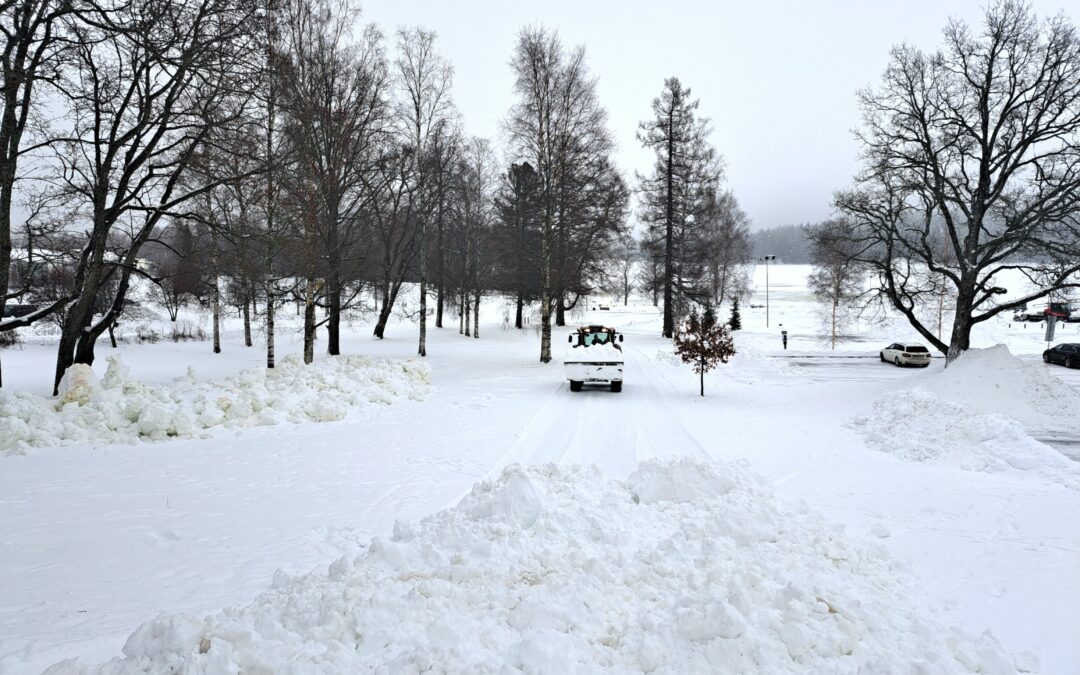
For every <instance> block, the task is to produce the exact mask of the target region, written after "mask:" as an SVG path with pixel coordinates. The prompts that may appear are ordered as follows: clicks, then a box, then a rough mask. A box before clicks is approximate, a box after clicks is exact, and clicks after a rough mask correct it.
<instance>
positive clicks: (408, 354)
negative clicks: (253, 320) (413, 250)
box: [0, 266, 1080, 674]
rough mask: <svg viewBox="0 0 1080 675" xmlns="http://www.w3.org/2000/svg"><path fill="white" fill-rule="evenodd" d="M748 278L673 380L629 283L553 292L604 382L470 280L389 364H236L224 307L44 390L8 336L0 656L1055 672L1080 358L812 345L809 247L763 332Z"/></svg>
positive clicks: (359, 327)
mask: <svg viewBox="0 0 1080 675" xmlns="http://www.w3.org/2000/svg"><path fill="white" fill-rule="evenodd" d="M758 272H759V273H758V275H757V276H756V278H755V281H757V282H758V287H757V289H756V293H755V295H754V297H753V298H752V299H751V300H750V301H749V302H747V303H746V305H747V306H746V307H744V309H743V325H744V330H743V331H741V332H740V333H739V334H738V335H737V346H738V348H739V349H740V353H739V354H738V355H737V356H736V357H735V358H734V359H732V361H731V363H729V364H728V365H726V366H721V367H720V368H719V369H718V370H717V371H716V372H715V373H713V374H711V375H710V376H709V377H708V378H707V381H706V394H707V396H706V397H705V398H700V397H698V396H697V383H696V376H695V375H694V374H693V373H692V372H690V371H689V369H688V368H686V367H684V366H682V365H680V364H679V363H678V362H677V360H675V359H674V357H673V356H672V354H671V348H670V343H669V342H665V341H664V340H662V339H660V338H659V337H658V333H659V316H658V314H657V313H656V311H655V309H653V308H652V307H651V306H649V305H647V304H644V305H641V304H639V305H634V306H632V307H629V308H621V307H618V306H616V307H613V309H612V310H611V311H603V312H585V313H583V314H581V315H579V316H576V317H574V320H575V321H583V322H584V321H590V322H591V321H597V322H599V321H602V322H603V323H606V324H609V325H614V326H616V327H617V328H618V329H619V330H620V331H623V332H625V333H626V342H625V343H623V345H622V346H623V350H624V354H625V357H626V371H625V378H626V379H625V389H624V391H623V392H622V393H619V394H612V393H610V392H609V391H606V390H604V389H600V388H596V389H589V388H586V390H585V391H583V392H580V393H577V394H571V393H570V392H569V389H568V386H567V384H566V383H565V382H564V381H563V380H562V377H563V375H562V367H561V364H559V363H552V364H549V365H546V366H545V365H541V364H539V363H538V362H537V358H536V357H537V355H538V336H537V334H536V332H535V331H534V330H526V331H515V330H512V329H508V328H507V327H506V325H505V318H506V317H505V313H504V309H503V307H502V304H501V301H500V300H499V299H497V298H492V299H490V300H488V301H486V302H485V309H484V312H483V313H482V317H481V337H480V339H472V338H466V337H463V336H460V335H458V334H457V331H456V323H454V324H453V325H454V326H455V328H446V329H443V330H434V331H432V332H431V337H430V344H429V356H428V357H427V359H426V360H425V361H424V362H423V363H419V362H418V361H416V360H415V359H414V354H415V351H416V344H415V339H416V335H415V327H414V326H412V325H410V324H408V323H407V322H405V321H400V322H398V323H396V324H394V325H392V326H391V327H390V329H389V331H388V338H387V339H386V340H383V341H376V340H374V339H373V338H371V337H370V325H369V324H368V323H367V322H365V321H364V320H362V319H358V320H357V321H356V323H355V325H353V326H351V327H350V329H349V331H348V333H347V335H346V336H345V339H344V345H343V351H344V353H345V354H347V355H350V356H348V357H343V358H340V359H329V358H325V357H322V358H319V359H318V361H317V364H316V367H315V368H312V369H304V368H300V367H298V366H294V365H292V364H286V365H285V367H284V368H282V369H280V372H275V373H273V374H270V375H267V374H266V373H265V372H264V371H262V370H261V369H259V365H260V363H261V361H262V359H263V354H262V351H261V349H260V348H259V347H253V348H245V347H243V346H242V341H241V336H240V335H239V333H238V331H237V330H236V329H237V328H238V326H236V325H235V324H234V323H233V322H230V323H229V329H230V330H229V332H227V333H226V339H225V342H224V345H223V346H224V350H223V353H222V354H219V355H213V354H211V353H210V346H209V343H207V342H185V343H171V342H159V343H157V344H144V345H134V344H123V345H121V348H120V349H119V350H117V351H118V352H119V353H120V355H121V361H119V362H114V364H115V365H112V366H111V370H112V372H111V374H110V373H107V369H109V368H110V364H109V362H108V361H107V360H106V358H105V357H107V356H110V355H112V354H113V351H112V350H111V349H110V348H109V347H108V346H107V345H102V346H101V347H100V348H99V355H100V358H99V364H96V365H95V368H94V370H95V371H96V377H97V378H98V379H99V380H100V382H99V383H97V384H95V383H94V381H93V379H90V378H87V380H88V381H89V382H90V384H88V385H86V386H87V387H88V389H87V390H85V391H81V392H75V393H73V394H72V395H71V397H70V398H71V400H72V402H70V403H68V404H67V405H66V406H61V407H60V409H57V408H56V401H55V400H52V399H46V398H45V397H44V394H46V393H47V389H48V385H49V381H48V380H49V377H48V373H49V372H51V368H50V365H51V358H52V348H51V347H50V346H48V345H45V344H39V343H37V342H35V341H34V338H33V336H27V337H26V338H25V342H24V344H23V345H21V346H20V347H18V348H16V349H13V350H6V351H5V352H3V358H4V376H5V384H6V385H7V386H6V387H5V389H4V390H3V392H4V393H3V394H0V397H2V398H0V431H2V432H3V435H2V437H0V672H4V673H23V672H40V671H42V670H43V669H45V668H47V667H49V666H50V665H52V664H57V663H58V662H62V663H60V664H59V665H56V666H55V668H54V669H53V672H54V673H82V672H98V671H100V672H161V673H165V672H181V671H182V672H207V673H217V672H367V671H371V670H375V668H376V666H379V665H381V666H383V669H384V670H385V672H409V671H410V670H424V669H425V668H437V669H442V670H444V671H446V672H462V671H481V672H490V671H499V672H504V670H503V669H505V672H517V671H521V672H551V673H564V672H573V671H574V670H579V671H581V670H584V671H588V670H590V669H600V670H605V669H606V670H612V671H616V672H641V671H647V672H702V671H708V672H762V673H765V672H769V673H772V672H803V673H817V672H859V669H860V668H861V669H862V671H861V672H871V673H881V672H896V673H906V672H949V673H951V672H983V673H1005V672H1015V671H1017V670H1028V671H1036V672H1043V673H1063V674H1067V673H1075V672H1078V670H1080V641H1078V640H1077V639H1076V636H1077V635H1080V611H1078V610H1077V607H1080V519H1078V518H1077V517H1076V514H1078V513H1080V477H1078V476H1080V474H1078V470H1077V467H1080V464H1077V463H1076V462H1075V461H1074V460H1071V459H1068V458H1066V456H1065V455H1063V454H1062V453H1061V452H1060V451H1061V450H1064V451H1065V452H1072V450H1071V448H1073V447H1080V445H1075V444H1077V443H1080V429H1078V427H1077V422H1078V421H1080V420H1078V419H1077V416H1078V415H1080V406H1077V405H1076V404H1077V402H1078V401H1080V398H1078V397H1080V394H1078V393H1077V389H1076V387H1077V386H1080V377H1078V374H1080V373H1078V372H1077V371H1067V370H1065V369H1064V368H1060V367H1047V366H1044V365H1043V364H1042V363H1041V362H1040V361H1039V360H1038V359H1037V356H1036V355H1037V354H1038V352H1040V351H1041V349H1042V348H1043V346H1044V343H1043V342H1042V341H1041V337H1042V335H1041V330H1040V329H1039V326H1037V325H1035V324H1032V325H1022V324H1011V323H1010V322H1009V321H1008V320H1007V319H1006V320H1002V321H1000V322H997V323H993V324H991V325H989V326H983V327H980V328H981V329H982V330H981V332H980V333H978V334H977V335H976V340H975V344H976V346H978V347H991V346H993V345H995V344H998V343H1003V344H1005V345H1007V347H1008V351H1007V350H1006V349H1004V348H995V349H987V350H984V351H979V352H973V353H971V354H969V355H967V356H966V357H965V359H964V360H961V361H960V362H958V363H957V364H956V366H955V367H952V368H950V369H949V370H948V371H944V370H943V369H942V368H941V362H940V361H935V363H934V364H933V365H932V366H931V367H930V368H929V369H926V370H905V369H899V368H895V367H892V366H888V365H884V364H881V363H879V362H878V361H877V349H878V348H879V347H881V346H884V345H885V344H888V343H889V342H893V341H902V340H915V339H917V336H915V335H914V334H913V331H911V330H910V329H909V328H907V327H906V326H905V325H904V324H901V323H899V322H896V321H886V322H884V323H874V324H871V323H867V322H864V323H861V324H857V325H854V326H852V327H850V328H848V329H847V330H846V331H845V333H846V334H847V335H849V336H850V337H849V338H847V339H844V340H842V341H841V342H840V344H839V345H838V350H837V351H836V352H833V351H831V350H829V345H828V340H827V339H826V338H825V337H824V336H822V335H821V333H822V330H821V328H820V321H819V319H818V317H817V316H816V308H815V306H814V304H813V302H812V300H811V299H810V297H809V295H808V294H807V292H806V289H805V275H806V272H807V268H806V267H801V266H774V267H772V268H771V269H770V289H769V290H770V299H769V300H770V312H769V314H770V316H769V319H770V326H769V327H768V328H766V327H765V313H764V309H751V308H750V307H749V304H751V303H752V304H763V303H764V270H763V269H762V270H759V271H758ZM1006 285H1007V284H1006ZM1016 290H1017V291H1019V290H1020V289H1019V288H1017V289H1016ZM182 316H184V315H182ZM186 318H187V319H188V320H191V321H197V322H204V323H205V321H206V319H205V317H202V316H200V315H196V314H195V313H194V312H189V313H188V315H187V317H186ZM451 323H453V322H451ZM781 324H783V325H782V326H781ZM1078 329H1080V325H1078V324H1067V325H1064V326H1060V327H1059V333H1058V341H1066V340H1069V339H1074V337H1073V336H1074V335H1075V336H1076V338H1075V339H1077V341H1080V333H1078V332H1077V331H1078ZM780 330H788V331H789V338H790V342H789V351H787V352H784V351H782V349H781V344H780V333H779V331H780ZM285 331H286V334H285V335H283V336H281V338H280V340H279V354H283V355H284V354H296V353H298V352H299V345H298V340H297V337H298V336H296V334H295V328H294V327H290V326H289V324H286V325H285ZM555 336H556V339H557V340H561V341H565V334H564V333H562V332H561V331H556V333H555ZM258 342H259V338H258V337H257V339H256V343H257V344H258ZM556 345H557V346H556V353H558V352H559V350H560V349H559V347H558V342H557V343H556ZM322 346H323V343H322V342H321V341H320V343H319V345H318V347H319V348H321V347H322ZM1010 352H1011V353H1010ZM189 368H193V369H194V375H192V374H190V373H189ZM253 369H254V370H253ZM80 397H81V400H82V405H80V403H79V401H80ZM222 398H227V401H226V402H224V403H223V402H222ZM148 411H149V412H148ZM230 411H231V412H230ZM144 414H145V415H147V423H146V424H145V425H143V424H142V418H143V415H144ZM162 420H166V421H164V422H163V421H162ZM177 420H179V426H178V425H177ZM151 421H153V423H151ZM313 421H318V422H320V423H318V424H313V423H311V422H313ZM5 425H6V426H5ZM16 428H17V429H19V430H20V431H19V433H21V434H22V435H21V436H20V440H18V441H17V442H12V441H11V440H10V439H11V438H12V437H13V433H12V432H11V430H12V429H16ZM144 430H145V432H144ZM170 430H171V431H170ZM181 431H182V432H181ZM173 432H175V433H173ZM5 452H6V453H7V454H5ZM579 465H584V466H585V468H580V467H579ZM588 467H592V468H588ZM113 658H119V660H116V661H114V662H112V663H109V664H107V665H104V666H100V667H99V666H98V665H97V664H102V663H104V662H106V661H108V660H110V659H113ZM64 659H75V660H72V661H64ZM260 669H262V670H261V671H260Z"/></svg>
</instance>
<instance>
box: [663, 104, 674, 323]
mask: <svg viewBox="0 0 1080 675" xmlns="http://www.w3.org/2000/svg"><path fill="white" fill-rule="evenodd" d="M672 127H673V120H671V117H670V115H669V116H668V135H667V136H668V152H667V168H666V172H667V205H666V206H667V208H666V213H665V215H664V220H665V222H666V228H667V231H666V234H665V236H664V329H663V335H664V337H666V338H670V337H672V335H674V334H675V313H674V311H673V310H674V308H673V307H672V305H671V303H672V300H673V298H672V297H671V291H672V289H671V286H672V281H673V279H674V274H675V271H674V249H673V247H674V236H675V175H674V167H673V165H672V157H673V155H674V154H675V148H674V143H675V139H674V137H673V135H672V132H673V129H672Z"/></svg>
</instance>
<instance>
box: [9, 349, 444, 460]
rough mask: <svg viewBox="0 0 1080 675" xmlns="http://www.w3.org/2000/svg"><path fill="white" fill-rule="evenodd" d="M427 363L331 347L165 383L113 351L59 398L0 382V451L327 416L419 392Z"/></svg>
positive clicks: (71, 377)
mask: <svg viewBox="0 0 1080 675" xmlns="http://www.w3.org/2000/svg"><path fill="white" fill-rule="evenodd" d="M429 385H430V370H429V368H428V366H427V365H426V364H424V363H420V362H415V361H385V360H374V359H370V358H367V357H364V356H338V357H329V358H326V359H323V360H320V361H317V362H315V363H314V364H312V365H309V366H305V365H304V364H303V362H302V361H301V360H300V359H299V358H286V359H283V360H282V361H281V363H280V364H279V365H278V367H277V368H275V369H273V370H267V369H265V368H251V369H248V370H244V371H241V372H240V373H238V374H237V375H234V376H232V377H228V378H225V379H222V380H217V381H213V382H202V381H200V380H199V379H198V378H197V377H196V375H195V374H194V372H193V371H191V370H190V369H189V371H188V374H187V376H185V377H181V378H177V379H176V380H174V381H173V382H171V383H168V384H164V385H150V384H145V383H142V382H138V381H136V380H133V379H131V376H130V374H129V372H128V369H127V367H126V366H124V364H123V363H122V362H121V361H120V360H119V357H115V356H114V357H110V359H109V367H108V369H107V370H106V373H105V377H104V378H103V380H102V382H100V383H99V382H98V381H97V378H96V377H95V376H94V373H93V371H92V370H90V368H89V367H88V366H84V365H79V364H77V365H74V366H72V367H71V368H69V369H68V371H67V372H66V373H65V374H64V378H63V380H62V381H61V383H60V397H59V399H58V400H56V401H53V400H51V399H47V398H43V397H40V396H34V395H32V394H27V393H24V392H16V393H12V392H10V391H8V390H2V389H0V454H4V453H21V452H25V451H27V450H28V449H30V448H33V447H42V446H57V445H66V444H70V443H79V442H92V443H118V442H134V441H136V440H139V439H149V440H161V439H164V438H168V437H192V436H200V435H204V434H206V433H208V432H209V431H210V430H212V429H215V428H218V427H250V426H263V425H273V424H280V423H282V422H329V421H334V420H340V419H343V418H345V417H346V416H347V415H348V413H349V411H350V410H353V409H355V408H359V407H362V406H366V405H372V404H379V405H382V404H389V403H393V402H394V401H396V400H399V399H402V398H411V399H420V398H422V397H423V396H424V395H425V394H426V392H427V390H428V388H429Z"/></svg>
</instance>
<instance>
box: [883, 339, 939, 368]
mask: <svg viewBox="0 0 1080 675" xmlns="http://www.w3.org/2000/svg"><path fill="white" fill-rule="evenodd" d="M879 356H880V357H881V360H882V362H888V363H892V364H893V365H897V366H919V367H922V368H925V367H927V366H928V365H930V358H931V357H930V350H929V349H927V348H926V347H924V346H923V345H920V344H918V343H915V342H894V343H892V344H891V345H889V346H888V347H886V348H885V349H882V350H881V352H879Z"/></svg>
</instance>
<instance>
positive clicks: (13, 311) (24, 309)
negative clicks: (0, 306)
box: [4, 305, 38, 318]
mask: <svg viewBox="0 0 1080 675" xmlns="http://www.w3.org/2000/svg"><path fill="white" fill-rule="evenodd" d="M37 310H38V306H37V305H4V318H7V317H9V316H10V317H20V316H26V315H27V314H29V313H31V312H36V311H37Z"/></svg>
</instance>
